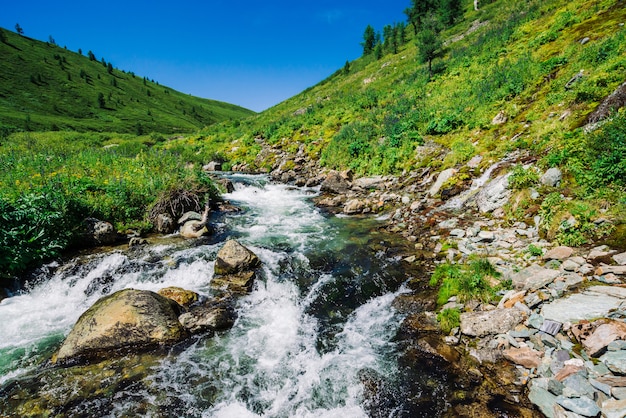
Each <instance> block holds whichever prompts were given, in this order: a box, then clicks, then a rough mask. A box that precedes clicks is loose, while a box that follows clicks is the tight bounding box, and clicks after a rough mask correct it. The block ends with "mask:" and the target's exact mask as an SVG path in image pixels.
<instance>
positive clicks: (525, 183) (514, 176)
mask: <svg viewBox="0 0 626 418" xmlns="http://www.w3.org/2000/svg"><path fill="white" fill-rule="evenodd" d="M538 183H539V172H538V171H537V170H536V169H535V168H534V167H529V168H524V166H522V165H521V164H516V165H515V166H513V169H511V175H510V176H509V187H511V188H512V189H514V190H522V189H526V188H528V187H533V186H535V185H537V184H538Z"/></svg>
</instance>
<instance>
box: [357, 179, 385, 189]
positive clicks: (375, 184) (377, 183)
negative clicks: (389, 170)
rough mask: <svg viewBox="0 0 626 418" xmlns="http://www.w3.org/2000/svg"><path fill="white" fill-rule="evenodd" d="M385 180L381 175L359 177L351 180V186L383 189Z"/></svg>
mask: <svg viewBox="0 0 626 418" xmlns="http://www.w3.org/2000/svg"><path fill="white" fill-rule="evenodd" d="M385 181H386V180H385V178H384V177H383V176H373V177H361V178H358V179H356V180H354V181H353V182H352V188H355V187H358V188H360V189H364V190H370V189H376V190H384V189H385Z"/></svg>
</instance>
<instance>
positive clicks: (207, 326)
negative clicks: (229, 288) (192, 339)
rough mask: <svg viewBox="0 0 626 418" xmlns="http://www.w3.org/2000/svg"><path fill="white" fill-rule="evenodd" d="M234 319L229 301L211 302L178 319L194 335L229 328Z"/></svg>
mask: <svg viewBox="0 0 626 418" xmlns="http://www.w3.org/2000/svg"><path fill="white" fill-rule="evenodd" d="M236 319H237V313H236V312H235V308H234V306H233V302H232V300H231V299H225V300H216V301H211V302H209V303H206V304H204V305H202V306H198V307H196V308H194V309H192V310H190V311H189V312H185V313H183V314H182V315H180V316H179V317H178V320H179V321H180V323H181V324H182V325H183V326H184V327H185V328H186V329H187V330H189V332H191V333H194V334H196V333H200V332H207V331H208V332H213V331H219V330H225V329H228V328H231V327H232V326H233V325H234V324H235V320H236Z"/></svg>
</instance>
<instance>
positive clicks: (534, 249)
mask: <svg viewBox="0 0 626 418" xmlns="http://www.w3.org/2000/svg"><path fill="white" fill-rule="evenodd" d="M526 251H527V252H528V254H530V255H532V256H534V257H541V256H542V255H543V248H541V247H538V246H536V245H535V244H530V245H528V248H527V249H526Z"/></svg>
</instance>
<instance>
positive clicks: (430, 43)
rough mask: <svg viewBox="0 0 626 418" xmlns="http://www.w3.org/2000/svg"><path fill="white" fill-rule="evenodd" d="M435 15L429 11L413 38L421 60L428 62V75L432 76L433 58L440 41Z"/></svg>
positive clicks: (439, 46) (439, 47)
mask: <svg viewBox="0 0 626 418" xmlns="http://www.w3.org/2000/svg"><path fill="white" fill-rule="evenodd" d="M440 29H441V28H440V26H439V22H438V20H437V17H436V16H435V15H434V14H432V13H430V14H428V15H427V16H426V17H425V18H424V20H423V21H422V23H421V29H420V31H419V32H418V34H417V36H416V38H415V40H416V42H417V46H418V48H419V57H420V59H421V60H422V62H426V63H428V77H429V78H432V76H433V65H432V64H433V59H435V58H436V57H437V56H438V54H439V52H440V49H441V46H442V42H441V38H440V37H439V31H440Z"/></svg>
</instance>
